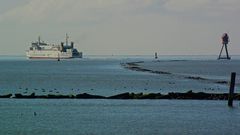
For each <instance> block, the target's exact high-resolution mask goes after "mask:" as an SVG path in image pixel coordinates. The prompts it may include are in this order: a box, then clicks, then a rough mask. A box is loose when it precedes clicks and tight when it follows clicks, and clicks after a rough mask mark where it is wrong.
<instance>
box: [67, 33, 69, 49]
mask: <svg viewBox="0 0 240 135" xmlns="http://www.w3.org/2000/svg"><path fill="white" fill-rule="evenodd" d="M68 38H69V36H68V34H67V33H66V46H68Z"/></svg>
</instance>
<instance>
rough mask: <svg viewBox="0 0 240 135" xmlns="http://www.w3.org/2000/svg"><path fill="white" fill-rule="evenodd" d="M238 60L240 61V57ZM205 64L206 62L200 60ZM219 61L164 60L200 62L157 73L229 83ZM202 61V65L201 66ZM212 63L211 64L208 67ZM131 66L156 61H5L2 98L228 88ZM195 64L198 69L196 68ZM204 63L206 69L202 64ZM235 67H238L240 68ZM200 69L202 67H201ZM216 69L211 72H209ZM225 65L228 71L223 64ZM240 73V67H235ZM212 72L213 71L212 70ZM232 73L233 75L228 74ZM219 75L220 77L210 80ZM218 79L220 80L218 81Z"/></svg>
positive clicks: (1, 63)
mask: <svg viewBox="0 0 240 135" xmlns="http://www.w3.org/2000/svg"><path fill="white" fill-rule="evenodd" d="M236 58H238V57H236ZM201 59H202V60H205V61H203V62H201V61H199V60H201ZM215 59H216V57H215V56H191V57H190V56H161V57H160V60H195V62H193V61H187V62H186V61H175V62H174V63H173V62H168V63H167V62H166V61H165V62H161V63H157V64H160V65H155V67H154V66H153V67H154V68H156V67H157V70H158V69H159V70H164V71H170V72H173V73H177V74H188V75H190V76H191V75H197V76H204V77H206V76H207V78H211V77H214V78H215V79H219V80H221V79H225V80H228V79H229V76H230V75H229V74H230V73H227V74H226V73H225V72H224V74H223V72H221V71H224V70H225V69H224V70H216V69H223V68H219V63H216V62H215V64H214V63H213V62H211V61H209V60H214V61H216V60H215ZM196 60H198V61H196ZM206 60H208V61H206ZM130 61H145V63H146V65H147V66H149V67H151V66H152V65H148V64H147V63H148V62H151V63H152V61H153V58H152V56H87V57H86V58H84V59H73V60H61V61H60V62H58V61H56V60H29V59H26V58H25V57H24V56H15V57H13V56H2V57H0V94H8V93H24V94H30V93H32V92H35V93H36V94H49V93H51V94H56V93H60V94H76V93H83V92H87V93H90V94H99V95H105V96H109V95H114V94H119V93H123V92H144V93H150V92H161V93H167V92H172V91H179V92H185V91H188V90H194V91H203V92H226V91H227V90H228V86H227V85H222V84H215V83H211V82H203V81H196V80H189V79H184V78H179V77H177V76H171V75H170V76H169V75H156V74H151V73H142V72H135V71H129V70H126V69H124V68H123V67H122V66H121V64H120V63H124V62H130ZM194 63H195V64H194ZM201 63H202V64H201ZM234 64H235V65H234ZM199 65H200V66H199ZM208 65H211V66H208ZM222 65H227V64H225V63H222ZM229 65H230V68H231V67H234V68H235V69H236V70H237V71H238V70H239V68H238V65H239V66H240V61H239V60H235V63H234V62H233V64H229ZM208 69H210V70H208ZM225 71H227V70H225ZM206 73H214V74H206ZM216 77H217V78H216Z"/></svg>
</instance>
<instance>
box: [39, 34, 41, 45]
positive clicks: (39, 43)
mask: <svg viewBox="0 0 240 135" xmlns="http://www.w3.org/2000/svg"><path fill="white" fill-rule="evenodd" d="M40 42H41V37H40V36H38V45H40Z"/></svg>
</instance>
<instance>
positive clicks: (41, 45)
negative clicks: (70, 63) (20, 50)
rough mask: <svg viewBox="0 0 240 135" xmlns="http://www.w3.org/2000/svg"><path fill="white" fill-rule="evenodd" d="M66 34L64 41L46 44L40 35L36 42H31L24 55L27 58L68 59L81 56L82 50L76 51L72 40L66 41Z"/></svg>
mask: <svg viewBox="0 0 240 135" xmlns="http://www.w3.org/2000/svg"><path fill="white" fill-rule="evenodd" d="M68 38H69V37H68V35H67V34H66V43H65V44H64V42H61V44H60V45H54V44H47V43H45V42H43V41H41V39H40V36H39V37H38V41H37V42H33V43H32V46H31V47H30V48H29V50H27V51H26V55H27V57H28V58H29V59H69V58H82V52H78V50H77V49H75V48H74V42H71V44H70V45H69V43H68Z"/></svg>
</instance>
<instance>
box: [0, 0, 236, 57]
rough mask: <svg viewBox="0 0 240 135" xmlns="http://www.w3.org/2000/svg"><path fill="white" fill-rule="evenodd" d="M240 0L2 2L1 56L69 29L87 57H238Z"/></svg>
mask: <svg viewBox="0 0 240 135" xmlns="http://www.w3.org/2000/svg"><path fill="white" fill-rule="evenodd" d="M239 13H240V0H0V36H1V38H0V46H1V49H0V55H12V54H16V55H25V50H27V49H28V47H29V46H30V45H31V42H32V41H36V40H37V37H38V36H39V35H40V36H41V37H42V40H44V41H45V42H48V43H60V42H61V41H64V40H65V34H66V33H68V34H69V36H70V39H71V40H73V41H74V42H75V43H76V48H77V49H78V50H79V51H83V53H84V54H87V55H94V54H95V55H112V54H114V55H151V54H154V52H158V54H161V55H218V53H219V51H220V47H221V42H220V37H221V35H222V34H223V33H224V32H227V33H228V34H229V36H230V44H229V52H230V54H232V55H233V54H234V55H240V15H239Z"/></svg>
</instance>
